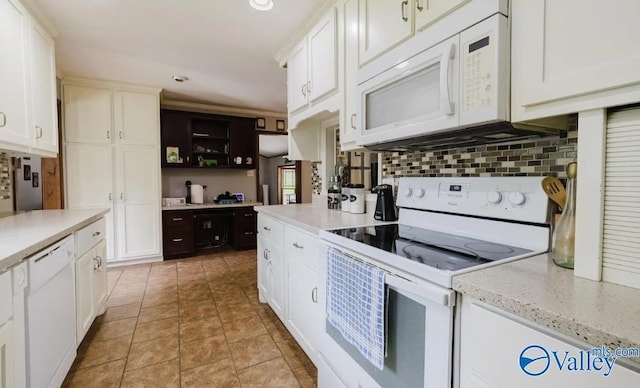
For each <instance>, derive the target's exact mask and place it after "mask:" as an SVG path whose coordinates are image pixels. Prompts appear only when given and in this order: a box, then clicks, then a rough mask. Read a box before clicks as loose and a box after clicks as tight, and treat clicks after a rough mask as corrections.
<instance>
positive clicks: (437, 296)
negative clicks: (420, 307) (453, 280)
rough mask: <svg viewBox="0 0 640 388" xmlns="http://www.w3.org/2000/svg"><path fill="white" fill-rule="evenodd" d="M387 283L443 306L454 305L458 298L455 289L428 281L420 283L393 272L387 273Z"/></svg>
mask: <svg viewBox="0 0 640 388" xmlns="http://www.w3.org/2000/svg"><path fill="white" fill-rule="evenodd" d="M385 283H387V285H389V286H391V287H395V288H398V289H399V290H402V291H406V292H410V293H412V294H414V295H415V296H417V297H419V298H423V299H427V300H429V301H431V302H433V303H436V304H439V305H442V306H447V307H453V306H454V305H455V301H456V298H455V291H453V290H447V289H445V288H441V287H438V286H432V285H430V284H426V283H425V284H419V285H418V284H416V283H413V282H410V281H408V280H405V279H402V278H401V277H398V276H395V275H391V274H387V276H386V277H385Z"/></svg>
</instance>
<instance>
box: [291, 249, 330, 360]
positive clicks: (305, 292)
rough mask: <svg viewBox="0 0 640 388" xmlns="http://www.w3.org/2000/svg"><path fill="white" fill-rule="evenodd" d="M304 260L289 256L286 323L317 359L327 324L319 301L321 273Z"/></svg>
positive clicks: (302, 344) (310, 354)
mask: <svg viewBox="0 0 640 388" xmlns="http://www.w3.org/2000/svg"><path fill="white" fill-rule="evenodd" d="M303 260H304V258H301V257H293V256H289V255H287V257H286V263H287V271H286V275H287V283H286V286H287V289H286V293H287V319H286V324H287V327H288V328H289V330H290V331H291V332H292V334H293V336H294V337H295V338H296V340H297V341H298V343H299V344H300V345H301V346H302V348H303V349H304V350H305V352H307V354H308V355H309V357H310V358H312V359H313V360H314V361H315V353H316V350H317V347H318V339H319V338H320V332H321V331H322V327H323V326H322V314H321V312H320V305H319V304H318V272H316V271H314V270H313V269H311V268H310V267H309V266H307V265H305V264H303Z"/></svg>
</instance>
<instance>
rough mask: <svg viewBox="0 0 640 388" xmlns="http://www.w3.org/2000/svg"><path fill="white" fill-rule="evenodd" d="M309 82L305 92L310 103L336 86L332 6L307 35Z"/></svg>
mask: <svg viewBox="0 0 640 388" xmlns="http://www.w3.org/2000/svg"><path fill="white" fill-rule="evenodd" d="M307 39H308V44H309V84H308V86H307V94H308V95H309V101H310V102H311V103H313V102H315V101H317V100H318V99H320V98H322V97H324V96H325V95H326V94H327V93H329V92H331V91H333V90H335V89H336V88H337V87H338V71H337V66H336V51H337V44H336V11H335V8H332V9H331V11H330V12H329V14H328V15H327V16H326V17H325V18H324V19H322V20H321V21H320V22H319V23H318V24H316V26H315V27H314V28H312V29H311V31H310V32H309V36H308V38H307Z"/></svg>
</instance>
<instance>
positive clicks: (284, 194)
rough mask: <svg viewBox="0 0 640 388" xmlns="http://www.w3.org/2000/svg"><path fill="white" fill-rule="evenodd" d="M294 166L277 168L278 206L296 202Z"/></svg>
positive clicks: (296, 181)
mask: <svg viewBox="0 0 640 388" xmlns="http://www.w3.org/2000/svg"><path fill="white" fill-rule="evenodd" d="M296 171H297V169H296V166H278V204H280V205H288V204H291V203H297V201H296V198H297V196H296V186H297V183H298V180H297V179H296V175H297V174H296Z"/></svg>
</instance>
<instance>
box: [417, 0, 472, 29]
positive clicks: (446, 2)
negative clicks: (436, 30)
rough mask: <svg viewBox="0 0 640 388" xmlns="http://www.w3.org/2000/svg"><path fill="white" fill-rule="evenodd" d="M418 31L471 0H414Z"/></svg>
mask: <svg viewBox="0 0 640 388" xmlns="http://www.w3.org/2000/svg"><path fill="white" fill-rule="evenodd" d="M414 1H415V4H414V5H415V17H416V31H419V30H422V29H423V28H425V27H427V26H428V25H430V24H432V23H434V22H436V21H437V20H439V19H441V18H443V17H444V16H446V15H448V14H449V13H451V12H452V11H453V10H455V9H456V8H458V7H460V6H462V5H463V4H464V3H468V2H469V1H471V0H414Z"/></svg>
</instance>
